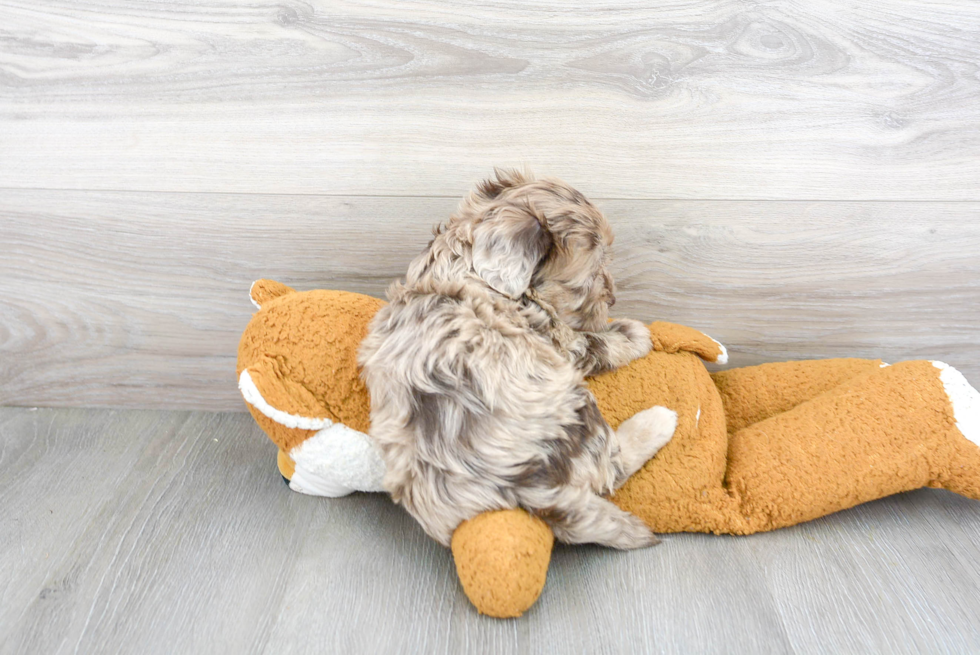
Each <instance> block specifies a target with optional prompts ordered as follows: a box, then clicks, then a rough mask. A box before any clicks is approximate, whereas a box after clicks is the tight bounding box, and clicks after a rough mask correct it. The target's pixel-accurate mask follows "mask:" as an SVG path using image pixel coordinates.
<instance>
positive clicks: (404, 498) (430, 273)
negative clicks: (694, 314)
mask: <svg viewBox="0 0 980 655" xmlns="http://www.w3.org/2000/svg"><path fill="white" fill-rule="evenodd" d="M612 241H613V234H612V230H611V228H610V227H609V224H608V222H607V221H606V219H605V217H604V216H603V215H602V213H601V212H599V210H598V209H596V207H595V206H594V205H592V203H590V202H589V201H588V200H587V199H586V198H585V197H584V196H583V195H582V194H581V193H579V192H578V191H576V190H575V189H573V188H572V187H570V186H568V185H567V184H565V183H563V182H561V181H559V180H554V179H542V180H535V179H534V178H533V177H532V176H531V175H530V174H528V173H523V172H517V171H497V172H496V179H491V180H487V181H486V182H483V183H482V184H481V185H480V186H479V187H478V188H477V189H476V190H475V191H473V192H472V193H471V194H470V195H469V196H468V197H467V198H466V199H464V200H463V202H462V203H461V205H460V207H459V209H458V210H457V212H456V213H455V214H454V215H453V216H452V217H450V219H449V221H448V223H447V224H446V225H444V226H440V227H438V228H436V230H435V238H434V239H433V240H432V241H431V242H430V243H429V245H428V247H427V248H426V249H425V251H424V252H423V253H422V254H421V255H420V256H419V257H418V258H417V259H416V260H415V261H414V262H413V263H412V264H411V266H410V267H409V269H408V273H407V275H406V278H405V281H404V282H395V283H394V284H392V285H391V287H390V288H389V289H388V300H389V301H390V302H389V304H388V305H386V306H385V307H384V308H382V309H381V311H380V312H379V313H378V314H377V316H376V317H375V318H374V320H373V321H372V323H371V326H370V329H369V333H368V336H367V338H366V339H365V340H364V342H363V345H362V347H361V350H360V353H359V361H360V364H361V366H362V372H363V376H364V379H365V381H366V384H367V386H368V389H369V391H370V395H371V436H372V437H373V438H374V439H375V440H376V441H377V443H378V444H379V445H380V447H381V449H382V452H383V456H384V460H385V464H386V465H387V473H386V475H385V478H384V486H385V488H386V489H387V490H388V491H389V492H390V493H391V496H392V498H393V499H394V500H395V501H396V502H398V503H401V504H402V505H404V507H405V508H406V509H407V510H408V511H409V513H410V514H411V515H412V516H414V517H415V518H416V519H417V520H418V521H419V523H421V525H422V527H423V528H424V529H425V531H426V532H427V533H428V534H429V535H430V536H432V537H433V538H434V539H436V540H437V541H439V542H440V543H442V544H444V545H449V543H450V539H451V538H452V534H453V531H454V530H455V529H456V527H457V526H458V525H459V524H460V523H461V522H462V521H464V520H467V519H470V518H473V517H474V516H476V515H477V514H479V513H481V512H484V511H487V510H494V509H506V508H514V507H523V508H525V509H527V510H528V511H530V512H532V513H533V514H536V515H537V516H540V517H541V518H542V519H544V520H545V521H546V522H548V523H549V524H550V525H551V527H552V528H553V530H554V532H555V535H556V536H557V537H558V539H559V540H561V541H564V542H567V543H582V542H595V543H599V544H604V545H607V546H612V547H615V548H637V547H641V546H648V545H651V544H654V543H656V542H657V539H656V538H655V537H654V535H653V534H652V533H651V532H650V530H649V529H648V528H647V527H646V525H644V524H643V522H642V521H640V520H639V519H637V518H636V517H634V516H632V515H631V514H628V513H626V512H623V511H622V510H620V509H619V508H617V507H616V506H615V505H613V504H612V503H611V502H609V501H608V500H606V499H605V498H603V497H602V495H603V494H608V493H610V492H612V491H613V490H614V489H615V488H616V487H618V486H619V485H620V484H622V483H623V482H624V481H625V480H626V478H628V477H629V476H630V475H631V474H632V473H633V472H635V471H636V470H637V469H638V468H639V467H640V466H642V465H643V463H644V462H646V460H647V459H649V458H650V457H652V456H653V454H654V453H656V451H657V450H658V449H659V448H661V447H662V446H663V445H664V444H665V443H666V442H667V441H668V440H669V439H670V437H671V436H672V435H673V432H674V428H675V426H676V419H677V415H676V414H675V413H674V412H672V411H670V410H668V409H666V408H663V407H654V408H651V409H648V410H646V411H644V412H640V413H639V414H637V415H636V416H634V417H633V418H631V419H630V420H628V421H626V422H625V423H623V425H622V426H621V427H620V429H619V430H618V431H616V432H614V431H613V430H612V429H611V428H610V427H609V425H608V424H607V423H606V421H605V420H604V419H603V417H602V415H601V414H600V413H599V410H598V408H597V407H596V402H595V399H594V398H593V396H592V394H591V393H590V392H589V390H588V389H587V388H586V386H585V383H584V381H583V377H584V376H585V375H592V374H595V373H601V372H602V371H607V370H610V369H613V368H616V367H619V366H622V365H624V364H626V363H628V362H630V361H631V360H633V359H635V358H637V357H640V356H642V355H644V354H646V353H647V352H649V351H650V348H651V342H650V333H649V331H648V330H647V328H646V327H645V326H644V325H643V324H642V323H640V322H638V321H634V320H630V319H616V320H614V321H608V318H607V316H608V308H609V307H610V306H611V305H612V304H613V303H614V302H615V297H614V292H615V288H614V284H613V279H612V277H611V276H610V274H609V272H608V270H607V268H606V265H607V260H608V256H609V249H610V246H611V245H612Z"/></svg>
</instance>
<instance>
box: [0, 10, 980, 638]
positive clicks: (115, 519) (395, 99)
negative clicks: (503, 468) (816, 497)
mask: <svg viewBox="0 0 980 655" xmlns="http://www.w3.org/2000/svg"><path fill="white" fill-rule="evenodd" d="M978 62H980V3H978V2H975V1H967V0H935V1H932V2H928V3H918V2H907V1H905V0H880V1H879V2H873V3H869V2H860V1H858V0H820V1H814V0H774V1H772V2H755V1H751V0H676V1H672V2H662V1H659V0H648V1H640V2H628V3H627V2H620V1H619V0H596V1H595V2H588V3H585V2H578V3H576V2H558V0H522V1H521V2H516V1H514V0H479V1H476V0H462V1H460V2H451V3H439V2H433V1H431V0H371V1H369V2H368V1H357V0H355V1H350V2H346V1H345V2H336V1H333V0H306V1H304V2H298V1H295V0H277V2H275V3H268V2H265V1H264V0H261V1H260V0H202V1H197V0H195V1H193V2H190V1H187V0H172V1H167V2H154V3H146V2H141V1H140V0H51V1H49V2H44V3H38V2H36V1H34V0H0V240H2V242H3V252H2V255H0V406H18V405H19V406H25V407H37V406H42V409H35V410H31V409H27V408H24V409H21V408H15V407H0V653H16V654H17V655H20V654H21V653H34V652H37V653H53V652H78V653H115V652H120V653H144V652H160V653H190V652H199V653H209V654H210V653H223V652H230V653H246V652H269V653H277V652H318V653H352V652H367V653H381V652H433V653H440V652H446V653H457V652H477V651H481V650H482V651H487V652H501V653H506V652H526V653H545V652H590V653H602V652H608V653H618V652H625V651H627V650H630V649H631V650H633V651H634V652H678V653H702V652H704V653H713V652H717V653H753V654H755V653H767V652H773V653H789V652H798V653H824V652H842V653H856V652H861V653H863V652H883V653H889V654H891V653H905V652H908V653H918V652H950V653H966V652H972V653H976V652H980V593H978V592H980V564H978V562H980V504H978V503H974V502H970V501H966V500H964V499H962V498H959V497H956V496H954V495H952V494H949V493H946V492H939V491H932V490H923V491H918V492H915V493H910V494H905V495H903V496H900V497H895V498H890V499H886V500H882V501H879V502H876V503H871V504H869V505H866V506H862V507H859V508H856V509H854V510H851V511H848V512H845V513H842V514H839V515H836V516H831V517H827V518H825V519H822V520H819V521H815V522H813V523H810V524H807V525H803V526H799V527H796V528H792V529H787V530H781V531H779V532H776V533H773V534H768V535H757V536H753V537H748V538H726V537H713V536H702V535H676V536H670V537H668V538H666V539H665V540H664V544H663V545H662V546H660V547H658V548H656V549H653V550H649V551H644V552H639V553H625V554H624V553H615V552H610V551H604V550H601V549H598V548H574V549H571V548H569V549H559V550H558V552H557V553H556V554H555V558H554V563H553V565H552V568H551V573H550V578H549V582H548V586H547V588H546V589H545V592H544V595H543V596H542V598H541V600H540V601H539V603H538V604H537V605H536V606H535V607H534V608H533V609H532V610H531V612H530V613H529V614H528V615H527V616H526V617H524V618H523V619H522V620H520V621H510V622H498V621H493V620H489V619H486V618H482V617H479V616H477V615H475V614H474V611H473V609H472V607H471V606H470V605H469V603H468V602H467V600H466V599H465V597H464V596H463V594H462V593H461V591H460V589H459V586H458V584H457V582H456V579H455V574H454V570H453V565H452V562H451V560H450V557H449V554H448V553H447V552H446V551H444V550H443V549H442V548H440V547H438V546H436V545H435V544H434V543H433V542H432V541H431V540H429V539H427V538H425V537H424V535H423V534H422V533H421V531H420V530H419V528H418V527H417V526H416V525H415V524H414V523H413V522H412V521H410V520H409V519H408V518H407V517H406V515H405V514H404V513H403V512H402V511H400V510H398V509H396V508H395V507H393V506H392V505H391V504H390V502H389V501H388V500H386V499H385V498H384V497H383V496H380V495H378V496H365V495H358V496H354V497H350V498H346V499H342V500H329V501H328V500H323V499H314V498H307V497H303V496H300V495H297V494H294V493H291V492H289V491H288V490H287V489H286V487H285V486H284V485H283V484H282V482H281V481H280V479H279V478H278V476H277V474H276V471H275V468H274V466H273V455H274V449H273V448H272V446H271V445H270V444H269V443H268V441H267V439H265V437H264V436H263V435H262V434H261V433H260V432H259V430H258V428H257V427H256V426H255V425H254V424H253V422H252V420H251V418H249V416H248V415H246V414H242V413H240V412H241V410H242V409H243V405H242V401H241V398H240V396H239V393H238V391H237V388H236V380H235V354H236V346H237V341H238V338H239V335H240V334H241V331H242V329H243V328H244V326H245V324H246V323H247V321H248V320H249V317H250V316H251V312H252V309H253V308H252V305H251V303H250V302H249V301H248V298H247V291H248V289H249V286H250V284H251V283H252V281H253V280H255V279H257V278H261V277H272V278H276V279H279V280H281V281H282V282H285V283H287V284H290V285H293V286H295V287H297V288H300V289H309V288H317V287H323V288H336V289H344V290H349V291H358V292H362V293H367V294H372V295H377V296H380V295H382V294H383V292H384V289H385V287H386V286H387V285H388V284H389V282H390V281H391V280H392V279H394V278H397V277H399V276H401V275H402V274H403V273H404V271H405V269H406V267H407V265H408V262H409V261H410V260H411V259H412V258H413V257H414V256H415V255H416V254H417V253H418V251H419V250H420V249H421V248H422V247H423V246H424V244H425V243H426V242H427V240H428V234H429V231H430V229H431V228H432V226H433V225H435V224H437V223H439V222H441V221H444V220H445V219H446V218H447V216H448V215H449V214H450V213H451V212H452V211H453V208H454V206H455V205H456V203H457V202H458V198H459V197H460V195H461V194H463V193H464V192H465V191H466V190H467V189H468V188H469V187H471V186H472V185H473V184H474V183H475V182H477V181H478V180H479V179H481V178H482V177H485V176H486V175H487V174H489V173H490V171H491V169H492V167H493V166H495V165H502V166H509V165H521V164H527V165H530V166H531V167H532V168H533V169H534V170H535V171H536V172H538V173H539V174H546V175H555V176H559V177H563V178H565V179H567V180H568V181H570V182H571V183H573V184H574V185H576V186H577V187H578V188H580V189H581V190H582V191H583V192H585V193H586V194H587V195H589V196H590V197H591V198H593V199H594V200H595V201H596V202H597V204H598V205H599V206H600V207H601V208H602V209H603V211H604V212H605V213H606V214H607V215H608V216H609V218H610V220H611V222H612V224H613V226H614V229H615V231H616V234H617V238H616V245H615V251H616V252H615V254H616V258H615V260H614V262H613V273H614V275H615V277H616V278H617V280H618V284H619V288H620V290H619V293H618V294H617V296H618V298H619V302H618V303H617V306H616V308H615V311H616V314H617V315H627V316H633V317H635V318H638V319H643V320H647V321H652V320H668V321H675V322H681V323H686V324H688V325H692V326H694V327H697V328H700V329H702V330H704V331H706V332H708V333H710V334H711V335H712V336H714V337H715V338H717V339H719V340H720V341H722V342H723V343H725V344H726V345H727V346H728V347H729V350H730V352H731V355H732V356H731V362H732V365H735V366H740V365H747V364H755V363H760V362H765V361H776V360H785V359H804V358H818V357H838V356H857V357H882V358H884V359H885V360H886V361H892V362H894V361H897V360H901V359H912V358H930V359H942V360H944V361H947V362H948V363H950V364H952V365H953V366H956V367H957V368H958V369H960V370H961V371H963V373H964V374H965V375H966V376H967V378H968V379H969V380H970V381H971V382H972V383H973V384H974V385H975V386H980V328H978V326H980V255H978V253H980V76H978V75H977V70H978ZM43 407H54V408H60V409H44V408H43ZM90 407H101V408H118V409H99V410H93V409H85V408H90ZM153 408H155V409H159V410H169V411H150V409H153ZM214 412H229V413H214ZM233 412H235V413H233Z"/></svg>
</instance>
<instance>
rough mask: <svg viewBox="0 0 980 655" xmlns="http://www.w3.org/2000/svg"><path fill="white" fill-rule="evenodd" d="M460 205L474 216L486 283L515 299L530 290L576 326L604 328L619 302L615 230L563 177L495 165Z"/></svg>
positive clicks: (475, 245) (476, 253)
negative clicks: (612, 256)
mask: <svg viewBox="0 0 980 655" xmlns="http://www.w3.org/2000/svg"><path fill="white" fill-rule="evenodd" d="M461 209H462V214H464V215H468V216H469V217H471V218H472V233H471V239H472V241H471V242H472V254H473V269H474V271H475V272H476V274H477V275H478V276H479V277H480V278H481V279H482V280H483V281H484V282H486V284H487V285H489V286H490V287H491V288H493V289H495V290H496V291H498V292H500V293H502V294H504V295H506V296H509V297H511V298H515V299H516V298H519V297H521V296H522V295H524V294H525V293H527V292H528V291H529V290H533V291H534V292H535V293H536V295H537V296H538V297H540V298H541V299H543V300H545V301H546V302H548V303H549V304H550V305H552V306H553V307H554V308H555V309H556V311H557V312H558V314H559V316H560V318H561V319H562V320H564V321H565V322H566V323H568V324H569V325H570V326H571V327H572V328H574V329H576V330H590V331H598V330H600V329H601V328H602V327H603V326H604V325H605V323H606V321H607V318H608V310H609V307H610V306H611V305H612V304H613V303H614V302H615V295H614V294H615V286H614V283H613V279H612V276H611V275H610V274H609V272H608V270H607V262H608V258H609V249H610V247H611V246H612V241H613V234H612V229H611V228H610V226H609V222H608V221H607V220H606V218H605V216H603V215H602V212H600V211H599V210H598V209H597V208H596V207H595V205H593V204H592V203H591V202H589V201H588V200H587V199H586V198H585V196H583V195H582V194H581V193H579V192H578V191H576V190H575V189H573V188H572V187H570V186H569V185H568V184H566V183H564V182H562V181H560V180H555V179H543V180H535V179H534V178H533V177H532V176H531V175H530V174H528V173H523V172H518V171H501V170H498V171H496V178H495V179H490V180H487V181H485V182H483V183H482V184H481V185H480V186H479V187H478V189H477V190H476V191H474V192H473V193H472V194H470V196H469V197H468V198H467V200H466V201H464V205H463V207H462V208H461Z"/></svg>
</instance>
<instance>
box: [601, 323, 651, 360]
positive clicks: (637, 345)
mask: <svg viewBox="0 0 980 655" xmlns="http://www.w3.org/2000/svg"><path fill="white" fill-rule="evenodd" d="M609 330H610V331H611V332H618V333H620V334H622V335H623V336H624V337H626V340H627V342H628V343H629V346H628V351H629V354H630V361H632V360H634V359H637V358H639V357H643V356H644V355H646V354H647V353H648V352H650V350H652V349H653V340H652V339H651V338H650V329H649V328H648V327H647V326H646V325H644V324H643V323H641V322H640V321H637V320H634V319H632V318H617V319H616V320H614V321H612V322H610V323H609Z"/></svg>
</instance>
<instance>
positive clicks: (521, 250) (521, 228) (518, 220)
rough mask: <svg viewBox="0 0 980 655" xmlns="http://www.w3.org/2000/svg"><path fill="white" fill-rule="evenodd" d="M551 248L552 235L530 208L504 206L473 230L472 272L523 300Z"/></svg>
mask: <svg viewBox="0 0 980 655" xmlns="http://www.w3.org/2000/svg"><path fill="white" fill-rule="evenodd" d="M550 247H551V235H550V234H548V231H547V230H546V229H545V228H544V226H543V225H542V224H541V221H540V220H539V219H538V218H537V217H536V216H535V215H534V213H533V212H532V211H531V210H530V209H529V208H528V209H525V208H519V207H515V206H513V205H508V206H504V207H501V208H499V209H497V210H496V211H494V212H493V213H491V214H488V215H487V217H486V218H484V219H483V221H481V222H480V223H479V224H478V225H477V226H476V227H475V228H474V229H473V268H474V269H475V270H476V274H477V275H479V276H480V277H481V278H483V281H484V282H486V283H487V284H488V285H489V286H490V288H492V289H494V290H495V291H499V292H500V293H502V294H504V295H505V296H508V297H510V298H514V299H516V298H520V297H521V295H523V294H524V292H525V291H527V288H528V286H530V284H531V276H532V275H534V271H535V269H536V268H537V267H538V263H539V262H540V261H541V260H542V259H543V258H544V256H545V254H546V253H547V252H548V248H550Z"/></svg>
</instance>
